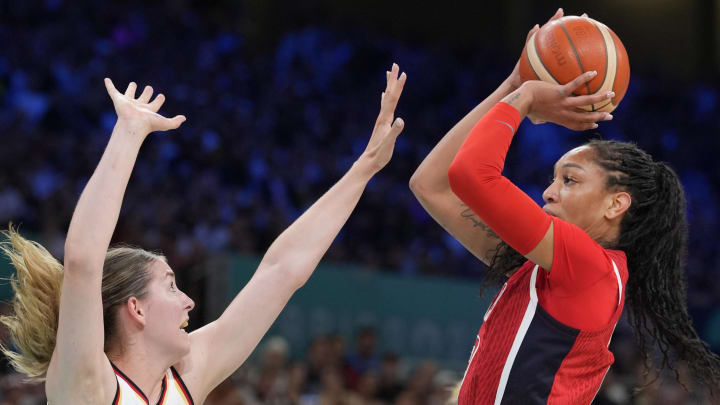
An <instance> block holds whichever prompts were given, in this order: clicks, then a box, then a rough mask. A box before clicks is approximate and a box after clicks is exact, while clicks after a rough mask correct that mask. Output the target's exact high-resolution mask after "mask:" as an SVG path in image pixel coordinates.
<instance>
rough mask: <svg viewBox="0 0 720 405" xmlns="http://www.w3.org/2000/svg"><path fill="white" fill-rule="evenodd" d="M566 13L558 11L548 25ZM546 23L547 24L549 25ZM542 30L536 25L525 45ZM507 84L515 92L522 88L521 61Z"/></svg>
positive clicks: (516, 65)
mask: <svg viewBox="0 0 720 405" xmlns="http://www.w3.org/2000/svg"><path fill="white" fill-rule="evenodd" d="M563 15H564V12H563V9H562V8H559V9H557V11H556V12H555V14H554V15H553V16H552V17H550V19H549V20H548V21H547V23H549V22H551V21H554V20H557V19H558V18H561V17H563ZM583 16H585V17H587V14H583ZM547 23H545V24H547ZM538 30H540V26H539V25H538V24H535V26H534V27H532V28H531V29H530V31H529V32H528V34H527V37H526V38H525V43H527V42H528V41H529V40H530V37H532V36H533V34H534V33H536V32H538ZM507 82H508V83H509V84H510V86H512V88H513V90H515V89H517V88H518V87H520V86H521V85H522V83H523V81H522V78H520V60H519V59H518V62H517V63H516V64H515V69H513V71H512V73H510V76H508V78H507Z"/></svg>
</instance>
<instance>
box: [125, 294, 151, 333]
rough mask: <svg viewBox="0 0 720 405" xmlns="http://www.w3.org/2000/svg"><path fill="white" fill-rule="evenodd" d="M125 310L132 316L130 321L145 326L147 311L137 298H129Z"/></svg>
mask: <svg viewBox="0 0 720 405" xmlns="http://www.w3.org/2000/svg"><path fill="white" fill-rule="evenodd" d="M125 310H126V311H127V313H128V315H129V316H130V319H132V320H133V321H135V322H137V323H138V324H140V325H141V326H145V323H146V322H147V319H146V318H145V309H144V307H143V306H142V303H141V302H140V300H138V299H137V298H136V297H130V298H128V300H127V302H126V303H125Z"/></svg>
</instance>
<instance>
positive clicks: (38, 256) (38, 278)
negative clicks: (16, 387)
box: [0, 225, 63, 381]
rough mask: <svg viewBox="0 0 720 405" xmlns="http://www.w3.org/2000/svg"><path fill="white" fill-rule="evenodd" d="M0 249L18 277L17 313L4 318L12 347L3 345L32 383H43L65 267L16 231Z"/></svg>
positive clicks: (9, 233)
mask: <svg viewBox="0 0 720 405" xmlns="http://www.w3.org/2000/svg"><path fill="white" fill-rule="evenodd" d="M2 233H3V235H4V236H5V237H6V238H7V240H6V241H4V242H2V243H0V250H2V252H3V253H4V254H5V255H6V256H7V257H8V258H9V259H10V262H11V263H12V265H13V266H14V267H15V270H16V275H13V276H12V277H11V278H10V284H11V286H12V289H13V292H14V293H15V296H14V297H13V299H12V301H11V303H12V307H13V314H12V315H8V316H2V317H0V322H2V323H3V324H4V325H5V326H7V328H8V330H9V332H10V337H11V343H12V346H14V349H16V350H17V351H14V350H13V348H12V346H7V345H6V344H2V345H0V350H2V353H3V354H4V355H5V356H7V357H8V359H9V360H10V364H11V365H12V366H13V367H14V368H15V370H17V371H18V372H20V373H22V374H24V375H25V376H26V377H27V379H28V380H31V381H43V380H44V379H45V373H46V372H47V369H48V365H49V364H50V358H51V357H52V353H53V350H54V348H55V337H56V335H57V327H58V314H59V309H60V288H61V286H62V280H63V266H62V264H61V263H60V262H59V261H58V260H57V259H55V258H54V257H53V256H52V255H51V254H50V252H48V251H47V249H45V248H44V247H42V246H41V245H40V244H39V243H37V242H33V241H29V240H27V239H25V238H23V237H22V236H20V234H19V233H18V232H17V231H16V230H15V229H13V227H12V225H11V226H10V228H9V229H8V231H4V232H2Z"/></svg>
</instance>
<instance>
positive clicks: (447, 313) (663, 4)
mask: <svg viewBox="0 0 720 405" xmlns="http://www.w3.org/2000/svg"><path fill="white" fill-rule="evenodd" d="M486 3H487V2H486ZM558 6H563V7H564V8H565V13H566V15H570V14H577V15H579V14H581V13H583V12H587V13H588V14H590V16H591V17H593V18H595V19H597V20H600V21H602V22H604V23H606V24H607V25H609V26H610V27H611V28H612V29H613V30H614V31H615V32H616V33H617V34H618V35H619V36H620V38H621V39H622V41H623V42H624V44H625V46H626V48H627V50H628V54H629V56H630V63H631V70H632V76H631V80H630V87H629V90H628V93H627V95H626V97H625V99H624V100H623V101H622V103H621V105H620V107H619V108H618V110H616V112H615V113H614V116H615V119H614V120H613V121H611V122H608V123H603V124H601V126H600V129H599V130H600V131H599V132H594V133H574V132H571V131H568V130H565V129H562V128H559V127H557V126H554V125H552V124H546V125H541V126H534V125H532V124H530V123H529V122H526V123H524V124H523V126H521V128H520V130H519V135H518V136H517V137H516V140H515V143H514V145H513V147H512V148H511V151H510V154H509V156H508V160H507V164H506V171H505V174H506V175H507V176H508V177H509V178H510V179H512V180H513V181H514V182H516V183H517V184H518V185H519V186H520V187H521V188H523V189H524V190H525V191H526V192H528V193H529V194H530V195H531V196H532V197H533V198H535V199H536V200H537V201H540V195H541V193H542V190H543V189H544V188H545V186H546V185H547V182H548V177H549V176H550V174H551V168H552V165H553V163H554V162H555V160H557V159H558V158H559V157H560V156H561V155H562V154H563V153H564V152H566V151H567V150H569V149H570V148H572V147H573V146H576V145H578V144H581V143H583V142H584V141H586V140H587V139H590V138H592V137H604V138H612V139H621V140H631V141H635V142H637V143H638V144H639V145H640V146H641V147H642V148H644V149H645V150H647V151H648V152H650V153H651V154H652V155H653V156H654V157H655V158H656V159H659V160H663V161H667V162H669V163H670V164H671V166H673V168H675V170H676V171H677V172H678V174H679V175H680V177H681V179H682V181H683V184H684V186H685V191H686V194H687V198H688V203H689V205H688V215H689V219H690V252H689V258H688V265H687V280H688V284H689V290H688V305H689V307H690V311H691V314H692V316H693V319H694V324H695V327H696V328H697V329H698V331H699V332H700V334H701V336H703V338H704V339H705V340H706V341H707V342H708V343H709V344H710V345H711V347H712V348H713V350H714V351H715V352H720V283H718V282H717V281H716V280H717V279H718V276H720V261H719V260H718V258H717V254H716V251H717V248H718V241H720V239H719V238H718V237H717V236H716V234H717V232H718V230H720V226H719V224H718V221H719V218H718V214H719V210H718V207H719V206H718V202H719V201H718V199H719V197H720V196H719V195H718V193H719V192H720V163H718V158H717V156H718V153H720V139H719V135H720V131H719V130H720V117H719V116H718V112H719V103H720V100H719V97H720V86H719V84H720V81H719V79H720V49H719V48H720V26H719V21H718V20H719V18H720V17H719V15H720V0H696V1H682V0H662V1H657V0H655V1H649V0H638V1H633V2H624V1H619V0H609V1H604V2H596V3H593V4H583V2H579V1H566V2H564V3H563V4H558V3H551V2H547V1H535V2H528V1H520V0H507V1H504V2H494V3H491V4H484V3H483V2H455V1H446V2H428V3H420V2H413V1H405V0H403V1H396V2H392V3H387V2H383V1H377V0H370V1H352V0H347V1H327V0H309V1H303V2H282V1H262V0H246V1H229V0H228V1H215V2H202V1H189V0H185V1H183V0H175V1H171V0H167V1H157V2H137V1H120V2H111V3H110V2H108V3H104V2H92V1H84V0H83V1H80V0H79V1H73V2H70V1H63V0H45V1H33V0H28V1H10V0H0V168H1V169H0V224H7V223H8V222H10V221H12V222H14V223H16V224H19V225H20V226H21V228H20V230H21V232H22V233H23V234H26V235H28V236H32V237H34V238H36V239H37V240H38V241H40V242H41V243H42V244H43V245H45V246H46V247H48V248H49V249H50V250H51V252H53V253H54V254H55V255H56V256H57V257H58V258H62V253H63V252H62V250H63V244H64V237H65V233H66V230H67V227H68V224H69V220H70V217H71V215H72V210H73V208H74V204H75V203H76V201H77V198H78V196H79V193H80V191H81V190H82V188H83V187H84V185H85V183H86V182H87V180H88V178H89V176H90V174H91V173H92V170H93V169H94V167H95V165H96V164H97V162H98V160H99V158H100V155H101V153H102V151H103V149H104V146H105V144H106V142H107V140H108V135H109V133H110V131H111V129H112V126H113V125H114V122H115V115H114V111H113V108H112V104H111V102H110V100H109V98H108V97H107V94H106V92H105V89H104V87H103V84H102V78H103V77H111V78H112V79H113V80H114V82H115V84H116V86H117V87H118V88H124V87H125V86H126V85H127V83H128V82H129V81H131V80H132V81H136V82H137V83H138V85H139V86H143V85H146V84H149V85H152V86H153V87H154V88H155V89H156V91H161V92H163V93H164V94H165V95H166V96H167V98H168V101H167V102H166V103H165V106H164V107H163V110H162V111H164V112H165V113H166V114H168V115H175V114H185V115H186V116H187V117H188V121H187V122H186V123H185V124H184V125H183V126H182V128H181V129H180V130H178V131H174V132H172V133H167V134H155V135H153V136H152V137H150V138H149V140H148V142H146V144H145V146H144V147H143V150H142V151H141V154H140V157H139V159H138V163H137V165H136V167H135V171H134V174H133V178H132V180H131V182H130V185H129V187H128V191H127V195H126V198H125V202H124V205H123V212H122V214H121V218H120V222H119V224H118V228H117V230H116V233H115V237H114V240H115V241H117V242H120V241H122V242H127V243H133V244H136V245H140V246H142V247H144V248H147V249H153V250H160V251H162V252H164V253H165V254H166V255H167V257H168V259H169V262H170V265H171V266H172V267H173V268H174V270H175V272H176V273H177V274H178V277H179V284H180V286H181V288H183V289H184V290H186V291H187V292H188V294H189V295H190V296H191V297H192V298H193V299H194V300H195V301H196V302H198V303H199V304H200V305H198V307H197V309H196V310H195V311H193V313H191V316H192V318H191V322H190V324H191V328H193V327H198V326H200V325H203V324H205V323H207V322H209V321H211V320H212V319H214V317H215V316H217V314H219V312H221V311H222V309H223V308H224V306H225V305H226V304H227V303H228V302H229V299H230V298H231V297H232V295H233V294H235V293H236V292H237V291H238V290H239V288H241V287H242V285H243V282H244V281H245V280H247V277H249V275H250V274H251V272H252V270H253V269H254V267H253V266H254V264H255V263H257V260H258V257H259V256H260V255H262V253H263V252H264V251H265V249H267V247H268V246H269V244H270V243H271V242H272V240H273V239H274V238H275V237H276V236H277V235H278V234H279V233H280V232H281V231H282V230H283V229H284V228H285V227H286V226H287V225H288V224H289V223H291V222H292V221H293V220H294V219H295V218H297V217H298V215H299V214H300V213H301V212H302V211H303V210H304V209H305V208H307V207H308V206H309V205H310V204H311V203H312V202H313V201H314V200H316V199H317V198H318V197H319V196H320V195H322V193H323V192H324V191H325V190H326V189H327V188H329V186H330V185H332V184H333V183H334V182H335V181H336V180H337V179H339V177H340V176H341V175H342V174H343V173H344V172H345V171H346V170H347V169H348V168H349V167H350V165H351V164H352V162H353V161H354V159H355V158H356V157H357V156H359V154H360V153H361V152H362V150H363V148H364V146H365V144H366V142H367V140H368V138H369V135H370V131H371V129H372V124H373V121H374V119H375V116H376V114H377V111H378V107H379V93H380V91H381V90H382V89H383V88H384V80H385V78H384V72H385V70H388V69H389V67H390V65H391V63H392V62H397V63H398V64H399V65H400V67H401V69H402V70H403V71H406V72H407V74H408V84H407V86H406V88H405V92H404V94H403V96H402V98H401V100H400V104H399V108H398V115H399V116H402V117H403V118H404V119H405V122H406V128H405V130H404V132H403V134H402V135H401V137H400V138H399V140H398V144H397V147H396V150H395V155H394V157H393V160H392V161H391V163H390V164H389V165H388V167H386V168H385V169H384V170H383V171H382V172H381V173H380V174H379V175H378V176H376V178H375V179H373V180H372V182H371V183H370V185H369V186H368V188H367V190H366V193H365V195H364V196H363V198H362V200H361V202H360V204H359V206H358V207H357V209H356V211H355V213H354V214H353V215H352V217H351V218H350V220H349V221H348V223H347V225H346V226H345V228H344V229H343V231H342V232H341V234H340V236H339V237H338V239H337V240H336V242H335V243H334V244H333V246H332V247H331V249H330V251H329V252H328V254H327V256H326V258H325V260H324V261H323V265H322V266H321V268H320V269H319V270H318V271H317V274H316V275H315V276H314V277H313V279H312V280H311V281H310V283H309V284H308V285H307V286H306V287H305V289H304V290H301V291H300V293H299V294H298V296H297V297H296V298H294V299H293V300H292V301H291V302H290V304H289V306H288V308H287V310H286V311H285V312H284V313H283V314H282V315H281V317H280V319H279V320H278V322H277V323H276V325H274V326H273V329H271V331H270V333H269V334H268V337H269V338H268V339H266V340H265V341H264V342H263V343H261V345H260V347H259V349H258V350H257V351H256V354H255V355H254V356H253V358H251V359H250V360H249V361H248V363H247V364H246V365H245V366H243V367H242V368H241V369H240V370H239V371H238V372H237V373H236V374H235V375H234V376H233V377H232V378H230V379H229V380H228V381H226V382H225V383H224V384H223V385H222V386H221V387H219V388H218V389H217V390H216V392H215V393H214V394H213V395H212V396H211V397H210V398H209V399H208V401H207V402H206V404H208V405H211V404H303V405H306V404H340V403H342V404H440V403H443V401H444V399H445V397H446V391H447V387H448V386H450V385H452V384H454V383H455V382H457V381H459V379H461V378H462V373H463V371H464V365H465V364H466V361H467V358H468V356H469V353H470V349H471V347H472V344H473V341H474V337H475V332H476V331H477V329H478V328H479V327H480V324H481V321H482V316H483V313H484V312H485V309H486V306H487V302H486V299H483V298H481V297H480V296H479V293H478V292H479V290H478V287H479V284H480V281H481V279H482V275H483V270H484V266H483V265H482V264H481V263H480V262H479V261H477V260H476V259H475V258H474V257H473V256H472V255H470V254H469V253H468V252H466V251H465V250H464V248H462V246H460V245H459V244H458V243H457V242H456V241H455V240H454V239H453V238H452V237H450V236H449V235H447V234H446V233H445V232H444V231H443V230H442V228H441V227H440V226H439V225H437V224H436V223H435V222H434V221H433V220H432V219H431V218H430V217H429V216H428V215H427V214H426V213H425V212H424V210H423V209H422V207H421V206H420V205H419V204H418V203H417V201H416V200H415V199H414V197H413V196H412V194H411V193H410V190H409V189H408V180H409V178H410V176H411V174H412V173H413V171H414V169H415V168H416V167H417V165H418V164H419V163H420V161H421V160H422V159H423V157H424V156H425V155H426V154H427V153H428V152H429V151H430V149H431V148H432V146H433V145H434V144H435V143H436V142H437V141H438V140H439V139H440V138H441V137H442V135H443V134H444V133H445V132H446V131H447V130H448V129H449V128H451V127H452V125H453V124H454V123H455V122H456V121H457V120H459V119H460V118H461V117H462V116H463V115H464V114H465V113H466V112H467V111H469V110H470V109H471V108H472V107H474V106H475V105H476V104H477V103H479V102H480V101H481V100H482V99H483V98H484V97H485V96H486V95H487V94H489V93H490V92H491V91H492V90H494V89H495V87H497V86H498V85H499V84H500V82H501V81H502V80H503V79H504V78H505V77H506V76H507V75H508V74H509V73H510V71H511V70H512V67H513V66H514V64H515V61H516V60H517V57H518V56H519V54H520V51H521V49H522V46H523V42H524V40H525V36H526V34H527V31H528V29H529V28H530V27H531V26H532V25H534V24H535V23H543V22H544V21H546V20H547V19H548V18H549V16H550V15H552V14H553V13H554V11H555V10H556V8H557V7H558ZM3 226H5V225H3ZM4 269H5V272H6V274H7V272H9V269H8V268H7V266H5V267H4ZM4 287H5V289H4V290H3V293H2V294H3V296H4V297H5V300H7V299H8V298H9V294H10V293H9V291H8V289H7V286H4ZM331 292H333V293H332V294H330V293H331ZM325 294H327V295H325ZM7 310H8V308H7V307H6V306H5V307H4V311H7ZM612 348H613V350H614V351H615V353H616V359H617V361H616V365H615V366H613V368H612V370H611V371H610V373H609V375H608V377H607V379H606V382H605V385H604V386H603V389H602V391H601V393H600V394H599V395H598V398H597V399H596V400H595V402H594V403H597V404H631V403H637V404H649V403H662V404H686V403H693V404H694V403H710V402H709V401H710V400H709V399H707V398H705V397H704V396H703V394H702V393H701V392H699V390H697V389H695V387H694V386H693V383H692V381H691V379H690V378H689V377H688V376H687V375H686V373H685V371H684V367H683V366H682V365H680V369H681V376H682V378H683V380H684V381H685V382H686V385H688V386H689V387H690V391H691V392H690V393H688V392H686V391H684V390H683V389H682V388H681V387H680V385H678V384H677V383H676V382H674V378H670V377H668V376H663V377H662V378H661V381H662V384H660V383H658V384H655V385H653V386H652V387H651V388H649V389H647V390H645V391H644V392H643V393H640V394H634V393H633V388H634V387H636V386H637V385H638V384H642V383H643V382H644V381H647V378H646V377H643V376H642V367H641V364H640V363H639V362H638V353H637V351H636V349H635V347H634V342H633V339H632V335H631V330H630V329H629V328H628V326H627V324H626V323H625V322H623V324H622V325H620V326H619V327H618V330H617V332H616V335H615V338H614V339H613V344H612ZM3 364H4V366H3V370H4V371H3V373H2V376H0V405H6V404H23V405H25V404H36V403H37V404H41V403H42V404H44V403H45V402H44V401H45V400H44V396H43V393H42V387H41V386H28V385H24V384H22V383H21V381H20V378H19V377H18V376H17V375H15V374H13V373H12V372H11V371H10V370H9V369H8V367H7V365H6V364H5V363H3Z"/></svg>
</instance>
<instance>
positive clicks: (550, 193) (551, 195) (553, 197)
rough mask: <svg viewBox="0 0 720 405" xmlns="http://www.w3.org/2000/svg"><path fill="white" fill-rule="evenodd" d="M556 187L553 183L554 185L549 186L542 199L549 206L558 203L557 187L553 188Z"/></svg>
mask: <svg viewBox="0 0 720 405" xmlns="http://www.w3.org/2000/svg"><path fill="white" fill-rule="evenodd" d="M554 185H555V183H554V182H553V184H551V185H549V186H548V188H546V189H545V191H543V194H542V198H543V201H545V202H546V203H547V204H550V203H556V202H558V194H557V191H555V187H553V186H554Z"/></svg>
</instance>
